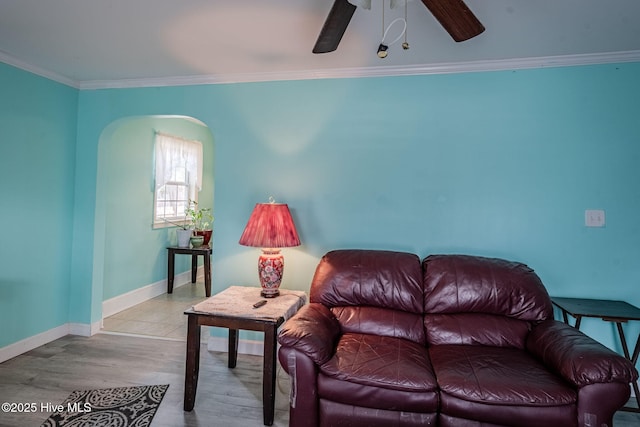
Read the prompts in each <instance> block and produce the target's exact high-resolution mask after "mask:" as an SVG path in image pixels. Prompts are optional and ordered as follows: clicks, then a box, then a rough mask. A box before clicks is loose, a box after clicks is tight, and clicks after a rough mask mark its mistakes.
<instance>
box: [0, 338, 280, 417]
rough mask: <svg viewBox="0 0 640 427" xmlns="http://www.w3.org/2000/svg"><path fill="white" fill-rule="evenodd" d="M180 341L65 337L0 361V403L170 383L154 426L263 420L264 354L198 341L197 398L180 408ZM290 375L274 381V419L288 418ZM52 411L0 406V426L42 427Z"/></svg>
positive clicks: (59, 399) (55, 400)
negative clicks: (234, 355) (216, 348)
mask: <svg viewBox="0 0 640 427" xmlns="http://www.w3.org/2000/svg"><path fill="white" fill-rule="evenodd" d="M184 368H185V344H184V342H181V341H175V340H167V339H157V338H151V337H149V338H140V337H132V336H121V335H109V334H97V335H94V336H93V337H90V338H86V337H78V336H72V335H69V336H66V337H63V338H60V339H58V340H56V341H54V342H51V343H49V344H47V345H44V346H42V347H39V348H37V349H35V350H32V351H30V352H28V353H25V354H23V355H21V356H18V357H16V358H13V359H11V360H8V361H6V362H4V363H2V364H0V384H1V385H0V402H15V403H18V402H23V403H26V402H35V403H37V405H38V406H40V404H41V403H46V402H51V403H52V404H54V405H58V404H60V403H62V402H63V401H64V399H66V398H67V396H68V395H69V394H70V393H71V392H72V391H74V390H86V389H95V388H110V387H123V386H133V385H150V384H169V389H168V391H167V394H166V395H165V397H164V399H163V401H162V403H161V405H160V408H159V409H158V412H157V413H156V416H155V418H154V420H153V424H152V425H153V426H154V427H180V426H207V427H210V426H214V427H215V426H224V427H247V426H249V427H250V426H262V425H263V424H262V384H261V381H262V358H261V357H259V356H249V355H243V354H239V355H238V364H237V366H236V368H235V369H229V368H227V355H226V353H218V352H209V351H207V350H206V346H203V347H202V351H201V357H200V375H199V382H198V391H197V394H196V403H195V407H194V409H193V411H192V412H184V411H183V409H182V405H183V397H184V395H183V393H184ZM288 388H289V385H288V379H287V377H286V376H285V375H284V374H283V373H282V372H281V373H280V374H279V376H278V386H277V387H276V412H275V420H274V426H277V427H284V426H287V425H288V418H289V413H288ZM49 415H50V413H48V412H41V411H37V412H35V413H23V414H12V413H4V412H0V426H2V427H9V426H11V427H18V426H19V427H23V426H25V427H26V426H40V425H41V424H42V422H44V420H46V419H47V418H48V416H49Z"/></svg>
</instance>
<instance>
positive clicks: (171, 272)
mask: <svg viewBox="0 0 640 427" xmlns="http://www.w3.org/2000/svg"><path fill="white" fill-rule="evenodd" d="M168 251H169V252H168V253H169V255H168V259H167V266H168V268H169V271H168V272H167V293H168V294H172V293H173V279H174V275H175V264H174V262H175V259H176V257H175V255H176V254H175V252H174V251H172V250H171V249H169V250H168Z"/></svg>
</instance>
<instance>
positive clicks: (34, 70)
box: [0, 51, 80, 89]
mask: <svg viewBox="0 0 640 427" xmlns="http://www.w3.org/2000/svg"><path fill="white" fill-rule="evenodd" d="M0 62H4V63H5V64H7V65H11V66H13V67H16V68H19V69H21V70H24V71H28V72H30V73H31V74H35V75H37V76H40V77H44V78H45V79H48V80H53V81H54V82H58V83H62V84H63V85H66V86H71V87H74V88H76V89H79V88H80V86H79V84H78V82H77V81H75V80H73V79H70V78H68V77H65V76H63V75H60V74H57V73H54V72H53V71H49V70H46V69H44V68H40V67H37V66H35V65H32V64H29V63H28V62H25V61H23V60H21V59H18V58H16V57H15V56H12V55H9V54H8V53H6V52H3V51H0Z"/></svg>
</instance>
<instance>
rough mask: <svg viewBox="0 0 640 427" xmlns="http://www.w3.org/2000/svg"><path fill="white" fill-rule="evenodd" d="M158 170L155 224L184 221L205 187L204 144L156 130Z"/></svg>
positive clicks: (154, 207) (164, 225)
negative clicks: (203, 167) (189, 208)
mask: <svg viewBox="0 0 640 427" xmlns="http://www.w3.org/2000/svg"><path fill="white" fill-rule="evenodd" d="M155 169H156V173H155V181H156V183H155V197H154V206H153V212H154V213H153V226H154V227H155V228H159V227H170V226H173V225H182V224H184V223H185V221H186V218H185V212H186V210H187V209H188V207H189V200H194V201H196V202H197V201H198V191H200V190H201V189H202V143H201V142H200V141H190V140H187V139H184V138H180V137H177V136H172V135H167V134H164V133H160V132H156V136H155Z"/></svg>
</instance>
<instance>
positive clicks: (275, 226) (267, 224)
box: [240, 203, 300, 248]
mask: <svg viewBox="0 0 640 427" xmlns="http://www.w3.org/2000/svg"><path fill="white" fill-rule="evenodd" d="M240 244H241V245H243V246H252V247H256V248H288V247H292V246H300V238H299V237H298V232H297V231H296V226H295V225H294V223H293V218H291V212H289V206H287V204H286V203H256V206H255V208H253V212H252V213H251V217H250V218H249V221H248V222H247V226H246V227H245V229H244V232H243V233H242V236H240Z"/></svg>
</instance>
